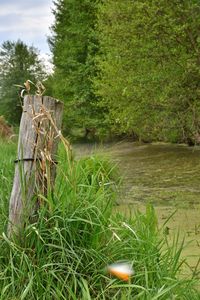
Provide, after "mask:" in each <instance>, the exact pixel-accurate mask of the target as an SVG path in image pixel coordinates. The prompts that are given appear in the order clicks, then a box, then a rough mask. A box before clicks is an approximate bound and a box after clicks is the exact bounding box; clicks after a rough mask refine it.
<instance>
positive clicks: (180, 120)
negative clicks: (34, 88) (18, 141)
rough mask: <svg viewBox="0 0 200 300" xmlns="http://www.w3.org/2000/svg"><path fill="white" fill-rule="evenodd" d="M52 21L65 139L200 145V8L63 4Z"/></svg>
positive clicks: (53, 91) (53, 87)
mask: <svg viewBox="0 0 200 300" xmlns="http://www.w3.org/2000/svg"><path fill="white" fill-rule="evenodd" d="M53 14H54V16H55V22H54V25H53V26H52V29H51V36H50V37H49V45H50V49H51V52H52V55H53V64H54V73H53V74H51V76H49V78H48V79H47V80H46V87H47V92H48V94H50V95H52V96H53V97H56V98H59V99H61V100H63V101H64V103H65V118H64V130H65V132H66V134H67V135H82V136H85V137H90V138H91V137H94V136H95V137H96V138H99V139H105V138H107V139H108V138H111V137H122V136H129V137H132V138H135V139H138V140H141V141H147V142H151V141H169V142H176V143H182V142H185V143H189V144H195V143H199V142H200V101H199V100H200V23H199V15H200V3H199V1H198V0H171V1H167V0H161V1H158V0H151V1H144V0H137V1H132V0H106V1H104V0H57V1H55V6H54V10H53ZM0 98H1V97H0ZM0 101H1V99H0Z"/></svg>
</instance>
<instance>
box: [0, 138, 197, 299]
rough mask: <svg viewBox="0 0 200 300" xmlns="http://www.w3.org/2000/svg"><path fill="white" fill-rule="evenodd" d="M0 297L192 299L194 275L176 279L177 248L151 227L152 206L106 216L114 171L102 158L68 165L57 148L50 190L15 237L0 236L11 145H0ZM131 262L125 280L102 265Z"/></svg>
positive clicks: (12, 151)
mask: <svg viewBox="0 0 200 300" xmlns="http://www.w3.org/2000/svg"><path fill="white" fill-rule="evenodd" d="M0 151H1V153H5V155H3V156H2V158H1V159H0V170H1V173H0V174H1V175H0V176H1V178H0V191H1V194H0V214H1V216H0V217H1V218H0V220H1V221H0V222H1V223H0V299H1V300H11V299H12V300H14V299H15V300H19V299H20V300H21V299H29V300H33V299H70V300H75V299H77V300H78V299H79V300H89V299H99V300H102V299H120V300H122V299H124V300H125V299H126V300H127V299H130V300H131V299H145V300H146V299H147V300H153V299H154V300H156V299H166V300H167V299H180V300H182V299H188V300H191V299H194V300H195V299H199V297H200V294H199V293H198V291H197V290H196V289H195V286H196V285H197V278H195V274H194V275H193V276H191V278H186V279H185V278H184V279H181V277H180V276H179V274H180V271H181V266H182V263H183V262H182V261H181V260H180V254H181V251H182V248H183V245H181V246H177V245H178V243H177V239H176V238H175V239H174V243H173V245H172V246H169V245H168V242H167V236H166V235H163V234H161V233H160V232H159V230H158V227H157V219H156V215H155V212H154V209H153V207H152V206H147V209H146V213H144V214H141V213H140V212H137V213H136V214H135V215H134V217H132V218H130V219H127V218H125V217H123V216H122V215H121V214H119V213H118V214H115V215H114V214H113V206H114V205H115V199H116V196H117V195H116V185H115V182H116V181H117V180H118V176H117V170H116V169H115V168H114V167H113V165H112V164H110V162H109V161H108V160H107V159H105V158H102V157H96V156H92V157H89V158H84V159H81V160H79V161H76V160H75V159H74V160H73V161H70V162H69V159H68V157H67V154H66V153H65V152H64V150H63V149H61V151H60V155H59V158H58V160H60V163H59V164H58V176H57V180H56V186H55V191H54V193H53V194H52V195H51V196H49V197H48V198H46V199H45V202H46V203H47V205H45V207H44V208H42V209H41V210H40V213H39V216H38V220H37V222H36V223H34V224H30V225H29V226H27V228H26V229H25V231H24V233H23V236H21V237H20V239H19V240H18V241H11V240H9V239H8V237H7V235H6V223H7V213H8V199H9V194H10V189H11V185H12V176H13V167H14V165H13V159H14V157H15V145H14V144H5V143H1V144H0ZM119 260H128V261H130V262H131V263H132V264H133V267H134V270H135V274H134V276H133V278H131V281H130V282H129V283H126V282H121V281H119V280H117V279H115V278H113V277H111V276H110V275H109V274H108V273H107V271H106V266H107V265H108V264H110V263H113V262H115V261H119Z"/></svg>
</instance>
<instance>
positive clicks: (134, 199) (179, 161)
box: [76, 142, 200, 271]
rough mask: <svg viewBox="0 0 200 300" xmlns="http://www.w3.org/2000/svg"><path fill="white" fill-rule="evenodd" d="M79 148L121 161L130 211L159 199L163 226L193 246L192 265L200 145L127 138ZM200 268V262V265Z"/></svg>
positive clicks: (199, 246)
mask: <svg viewBox="0 0 200 300" xmlns="http://www.w3.org/2000/svg"><path fill="white" fill-rule="evenodd" d="M76 152H77V154H79V155H80V154H81V155H84V154H85V155H87V154H91V153H92V152H103V153H104V154H105V153H106V154H107V155H109V156H110V158H111V159H112V160H113V161H114V162H115V163H117V164H118V166H119V169H120V172H121V176H122V178H123V181H122V182H123V184H122V189H121V192H120V196H119V199H118V204H119V205H118V207H117V209H119V210H120V211H122V212H123V213H125V214H130V213H132V212H133V211H134V210H135V209H140V210H141V211H143V210H145V204H146V203H147V202H151V203H153V204H154V207H155V210H156V212H157V216H158V221H159V226H160V227H162V226H163V224H164V223H165V221H166V220H167V219H168V218H169V216H171V215H172V214H173V213H174V212H175V214H174V215H173V216H172V217H171V218H170V220H169V221H168V223H167V225H165V227H164V228H163V230H165V229H166V228H167V232H168V234H169V239H170V238H171V239H172V238H173V236H174V233H177V232H178V231H179V232H180V239H182V238H184V237H185V239H186V243H187V242H189V244H188V246H187V247H186V249H185V250H184V252H183V256H187V257H188V259H187V260H188V263H189V270H190V271H192V270H194V269H195V267H196V265H197V263H198V260H199V259H200V148H199V147H195V148H194V147H187V146H184V145H171V144H145V145H139V144H137V143H131V142H122V143H117V144H114V145H113V144H112V145H105V146H101V147H97V148H96V147H94V146H92V145H81V146H78V147H77V149H76ZM198 270H199V271H200V266H198Z"/></svg>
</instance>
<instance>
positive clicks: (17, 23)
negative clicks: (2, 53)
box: [0, 0, 54, 59]
mask: <svg viewBox="0 0 200 300" xmlns="http://www.w3.org/2000/svg"><path fill="white" fill-rule="evenodd" d="M53 7H54V5H53V0H26V1H25V0H0V45H1V44H2V43H3V42H4V41H6V40H10V41H16V40H18V39H20V40H22V41H23V42H25V43H26V44H27V45H29V46H32V45H33V46H34V47H36V48H37V49H38V50H39V51H40V53H41V56H42V57H45V59H48V57H49V55H50V50H49V46H48V43H47V36H49V35H50V28H49V27H50V26H51V25H52V24H53V20H54V17H53V14H52V8H53Z"/></svg>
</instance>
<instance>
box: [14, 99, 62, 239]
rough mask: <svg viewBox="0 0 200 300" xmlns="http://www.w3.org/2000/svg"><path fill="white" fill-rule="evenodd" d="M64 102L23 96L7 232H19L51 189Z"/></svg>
mask: <svg viewBox="0 0 200 300" xmlns="http://www.w3.org/2000/svg"><path fill="white" fill-rule="evenodd" d="M62 113H63V103H62V102H60V101H58V100H55V99H53V98H51V97H48V96H30V95H27V96H25V98H24V106H23V113H22V118H21V123H20V130H19V141H18V156H17V159H16V161H15V163H16V166H15V176H14V182H13V188H12V193H11V198H10V207H9V224H8V235H9V236H12V234H13V233H15V234H19V233H20V232H21V230H23V229H24V227H25V224H26V222H27V221H29V220H30V218H32V217H33V216H34V214H35V213H36V212H37V210H38V208H39V207H40V205H41V199H42V198H41V197H40V196H39V195H42V196H44V197H46V196H47V194H48V192H51V190H52V188H53V185H54V181H55V176H56V154H57V148H58V142H59V135H60V129H61V122H62Z"/></svg>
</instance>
